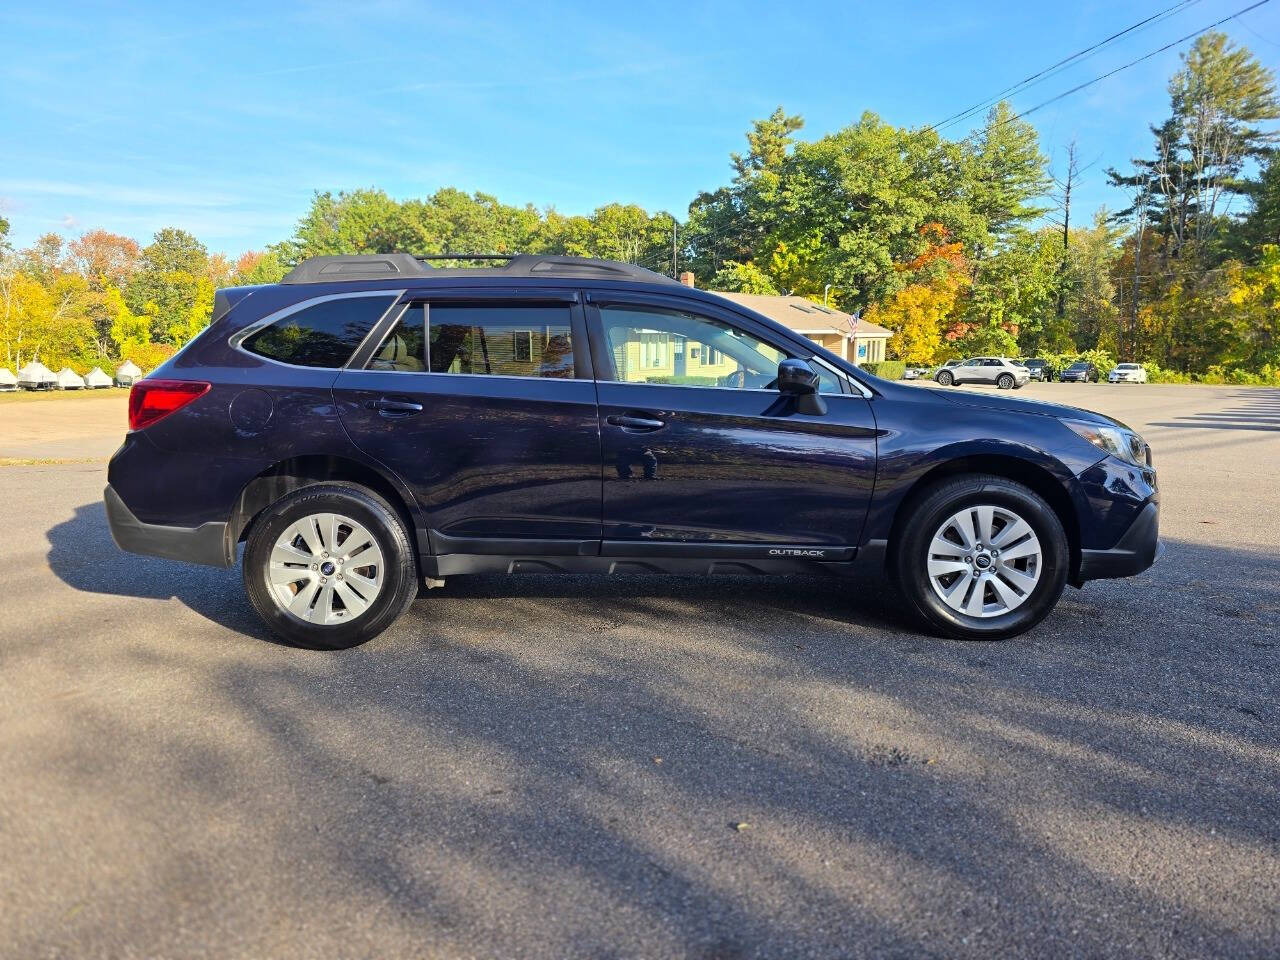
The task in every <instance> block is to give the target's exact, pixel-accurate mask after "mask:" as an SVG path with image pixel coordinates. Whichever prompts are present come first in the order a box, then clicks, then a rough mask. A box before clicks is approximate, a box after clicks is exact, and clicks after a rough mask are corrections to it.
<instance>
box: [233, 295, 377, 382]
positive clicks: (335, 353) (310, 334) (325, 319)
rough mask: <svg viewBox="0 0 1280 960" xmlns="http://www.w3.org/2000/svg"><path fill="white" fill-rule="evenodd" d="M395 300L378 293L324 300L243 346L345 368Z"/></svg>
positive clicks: (284, 359)
mask: <svg viewBox="0 0 1280 960" xmlns="http://www.w3.org/2000/svg"><path fill="white" fill-rule="evenodd" d="M393 299H394V297H391V296H387V295H385V294H379V295H371V296H360V297H333V298H330V299H326V300H321V301H318V302H316V303H313V304H311V305H310V306H304V307H302V308H301V309H300V310H296V311H294V312H293V313H290V314H287V315H286V316H283V317H281V318H280V319H279V320H277V321H275V323H272V324H271V325H270V326H267V327H264V328H263V329H261V330H259V331H257V332H256V333H254V334H252V335H251V336H249V337H247V338H246V339H245V340H244V342H243V343H242V344H241V346H242V347H243V348H244V349H245V350H248V351H250V352H251V353H256V354H258V355H259V356H263V357H269V358H270V359H272V360H278V361H280V362H281V363H289V364H293V365H294V366H298V367H334V368H337V367H342V366H345V365H346V362H347V361H348V360H349V359H351V355H352V354H353V353H355V350H356V347H358V346H360V344H361V342H362V341H363V340H364V338H365V337H367V336H368V335H369V331H370V330H372V329H373V325H374V324H375V323H377V322H378V320H379V318H381V316H382V315H383V314H384V313H386V311H387V308H388V307H389V306H390V305H391V301H392V300H393Z"/></svg>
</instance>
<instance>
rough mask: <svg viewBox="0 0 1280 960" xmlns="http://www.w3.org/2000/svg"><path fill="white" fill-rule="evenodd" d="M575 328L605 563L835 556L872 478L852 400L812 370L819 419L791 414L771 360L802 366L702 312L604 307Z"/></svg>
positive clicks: (867, 437) (869, 447)
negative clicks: (590, 422)
mask: <svg viewBox="0 0 1280 960" xmlns="http://www.w3.org/2000/svg"><path fill="white" fill-rule="evenodd" d="M587 315H588V323H589V327H590V331H591V336H592V351H593V358H594V360H593V362H594V365H595V368H596V370H597V373H598V383H597V391H598V395H599V402H600V418H601V447H602V450H603V455H604V488H603V489H604V495H603V502H604V516H603V536H604V546H603V549H604V550H605V551H606V552H612V553H616V554H627V553H655V552H662V553H670V554H680V553H712V554H714V553H718V552H724V551H730V550H745V551H746V552H745V553H739V554H738V555H740V556H744V555H755V554H751V551H752V550H756V552H757V553H758V554H759V555H760V556H769V555H771V554H770V553H769V550H770V549H771V548H772V549H775V550H776V549H779V548H781V547H782V546H783V545H795V546H817V547H820V548H825V549H827V550H828V553H827V554H825V555H824V558H825V559H844V558H845V557H847V556H848V555H849V553H850V551H849V549H848V548H849V547H850V546H851V545H853V544H856V543H857V541H858V538H859V536H860V533H861V529H862V523H863V520H864V519H865V515H866V509H867V504H868V501H869V498H870V494H871V485H872V480H873V477H874V473H875V450H876V440H875V423H874V418H873V416H872V413H871V409H870V405H869V404H868V402H867V400H866V399H865V398H863V397H862V396H861V395H855V394H853V393H845V392H843V387H842V384H841V382H840V379H839V378H838V377H836V376H834V375H832V374H831V373H830V372H829V371H824V378H825V379H824V386H825V391H824V393H823V400H824V401H825V406H826V413H825V414H822V415H817V414H806V413H802V412H799V411H798V410H797V404H796V401H795V399H794V398H792V397H788V396H784V395H782V394H780V393H779V392H778V390H777V389H776V386H775V384H774V380H775V379H776V375H777V367H778V363H779V361H780V360H782V359H785V358H787V357H792V356H800V357H802V358H803V359H808V357H804V356H803V352H802V350H801V349H798V348H797V347H796V345H794V344H785V343H781V342H777V341H774V340H771V339H769V337H768V335H767V334H766V333H765V332H764V331H762V330H761V329H758V328H755V327H754V325H752V324H750V323H749V322H747V321H746V320H745V318H737V319H735V318H734V316H733V315H732V314H730V313H727V312H720V311H717V310H715V309H714V308H711V307H707V308H702V307H701V305H699V306H698V307H697V308H691V307H690V306H689V305H688V304H687V303H681V301H680V300H679V299H678V298H672V299H665V298H641V299H624V298H614V299H610V300H609V301H608V302H604V303H598V304H595V305H590V306H589V307H588V311H587ZM811 355H812V354H810V356H811ZM735 545H736V546H735Z"/></svg>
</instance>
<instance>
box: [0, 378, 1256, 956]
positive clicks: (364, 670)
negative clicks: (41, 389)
mask: <svg viewBox="0 0 1280 960" xmlns="http://www.w3.org/2000/svg"><path fill="white" fill-rule="evenodd" d="M964 389H969V388H964ZM1019 395H1021V396H1033V397H1041V398H1046V399H1052V400H1063V401H1067V402H1076V403H1079V404H1080V405H1083V406H1087V407H1092V408H1093V409H1097V410H1101V411H1103V412H1106V413H1110V414H1112V415H1114V416H1117V417H1118V418H1119V419H1121V420H1124V421H1126V422H1127V423H1129V424H1130V425H1132V426H1134V427H1135V428H1137V429H1139V430H1141V431H1142V432H1143V433H1144V434H1145V435H1146V436H1147V438H1148V439H1149V440H1150V441H1151V443H1152V444H1153V446H1154V448H1155V457H1156V466H1157V468H1158V470H1159V474H1160V481H1161V486H1162V503H1163V517H1162V534H1163V537H1164V540H1165V544H1166V551H1165V554H1164V556H1163V557H1162V558H1161V560H1160V561H1159V562H1158V563H1157V565H1156V566H1155V567H1154V568H1152V569H1151V570H1150V571H1148V572H1146V573H1144V574H1142V575H1141V576H1139V577H1136V578H1134V579H1132V580H1128V581H1114V582H1100V583H1093V584H1089V585H1087V586H1086V587H1085V588H1084V589H1083V590H1080V591H1077V590H1073V589H1070V588H1068V590H1067V593H1066V595H1065V596H1064V598H1063V601H1062V603H1061V604H1060V606H1059V608H1058V610H1057V611H1056V612H1055V613H1054V614H1053V615H1051V616H1050V618H1049V619H1048V620H1047V621H1046V622H1045V623H1044V624H1042V625H1041V626H1040V627H1038V628H1037V629H1036V630H1034V631H1033V632H1031V633H1030V634H1028V635H1026V636H1024V637H1021V638H1018V639H1015V640H1011V641H1007V642H1004V643H999V644H988V643H978V644H974V643H958V642H952V641H946V640H940V639H937V638H933V637H929V636H925V635H922V634H920V633H919V632H917V630H916V629H915V627H914V625H913V624H911V623H909V622H907V621H904V620H903V619H902V618H901V616H900V615H899V613H898V606H899V605H898V602H897V601H896V600H895V598H894V596H893V594H892V592H891V591H889V590H888V589H887V588H886V587H885V586H884V585H883V584H882V583H880V582H878V581H875V580H865V581H855V582H853V583H848V582H844V581H836V580H818V579H806V578H793V579H780V580H767V581H765V580H753V579H747V578H742V579H737V578H730V579H716V580H698V579H682V578H671V577H643V578H635V579H627V580H610V579H606V578H591V577H568V578H556V577H543V576H529V577H512V578H504V577H479V578H471V579H467V578H457V579H454V580H451V581H450V582H449V583H448V585H447V586H446V587H444V588H443V589H440V590H432V591H430V592H429V594H427V595H426V596H424V597H423V598H422V599H421V600H419V601H418V602H417V603H416V604H415V605H414V606H413V608H412V610H411V612H410V613H409V615H408V616H406V617H405V618H404V619H403V620H402V621H401V622H400V623H398V624H397V625H396V626H395V627H394V628H393V629H392V630H391V631H389V632H388V633H387V634H385V635H384V636H382V637H380V638H378V639H376V640H374V641H373V642H371V643H369V644H367V645H365V646H364V647H360V648H357V649H354V650H350V651H345V652H340V653H316V652H307V651H301V650H295V649H292V648H289V647H285V646H281V645H279V644H277V643H275V642H273V641H272V640H271V639H270V638H269V637H268V635H267V634H266V633H265V631H264V630H263V629H262V627H261V626H260V625H259V624H258V622H257V620H256V618H255V617H254V615H253V613H252V611H251V609H250V608H249V605H248V602H247V601H246V600H245V598H244V595H243V592H242V589H241V585H240V574H239V570H238V569H236V570H216V569H210V568H203V567H195V566H188V565H184V564H177V563H170V562H166V561H162V560H158V559H148V558H143V557H134V556H130V555H126V554H124V553H121V552H120V551H118V550H117V549H116V548H115V546H114V545H113V544H112V542H111V539H110V535H109V533H108V531H107V527H106V520H105V516H104V513H103V508H102V503H101V491H102V486H103V483H104V479H105V462H104V460H103V459H102V458H104V457H105V456H107V455H108V454H109V453H110V451H111V450H112V449H113V448H114V447H115V446H116V444H117V443H118V440H119V437H120V435H121V433H122V430H123V419H124V414H123V403H122V401H121V400H120V399H119V398H114V399H104V400H97V399H94V400H88V399H83V400H73V399H70V398H68V399H67V400H65V401H57V402H54V401H50V402H47V403H39V404H23V403H6V404H3V405H0V503H3V505H4V514H3V516H4V523H3V527H2V529H3V538H4V550H3V554H2V556H3V564H4V567H3V569H4V573H3V581H2V582H3V586H4V592H3V596H4V599H3V605H2V607H0V609H3V611H4V617H3V631H2V632H0V957H15V958H28V957H30V958H40V957H112V958H133V957H138V958H156V957H211V958H212V957H219V958H222V957H326V958H327V957H378V958H387V957H401V956H413V957H417V956H423V957H537V958H540V957H548V958H550V957H556V958H559V957H600V958H615V957H616V958H622V957H697V958H706V960H712V958H718V960H733V958H746V957H771V958H772V957H793V956H794V957H808V956H812V957H844V956H851V957H862V956H867V957H903V958H908V957H909V958H917V957H953V956H960V957H975V958H979V957H980V958H986V957H993V956H999V957H1023V956H1026V957H1113V956H1114V957H1134V956H1153V957H1232V958H1244V957H1275V956H1277V955H1280V735H1278V732H1277V731H1278V730H1280V681H1278V680H1277V665H1278V663H1280V494H1278V492H1277V490H1278V488H1277V482H1276V476H1277V474H1278V473H1280V391H1272V390H1258V389H1247V388H1208V387H1178V386H1155V385H1153V386H1149V387H1142V386H1117V387H1109V386H1106V385H1062V384H1048V385H1040V384H1033V385H1031V386H1029V387H1028V388H1026V389H1025V390H1023V391H1021V392H1020V394H1019ZM63 403H65V404H66V406H63V405H62V404H63ZM41 417H51V418H53V419H52V420H51V421H48V422H49V424H50V426H49V427H48V429H47V430H46V429H45V428H44V427H42V426H41V424H42V421H41V420H40V419H39V418H41ZM46 436H47V438H48V439H47V442H46V440H45V439H44V438H45V437H46Z"/></svg>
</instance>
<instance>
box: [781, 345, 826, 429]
mask: <svg viewBox="0 0 1280 960" xmlns="http://www.w3.org/2000/svg"><path fill="white" fill-rule="evenodd" d="M777 382H778V392H779V393H782V394H786V395H787V396H790V397H792V398H794V400H795V407H796V412H797V413H807V414H809V415H810V416H816V417H820V416H822V415H823V414H825V413H826V412H827V403H826V401H825V400H823V399H822V397H820V396H819V395H818V384H819V383H820V380H819V378H818V374H817V372H816V371H814V369H813V367H811V366H809V364H807V363H805V362H804V361H803V360H797V359H795V358H794V357H788V358H787V359H786V360H783V361H782V362H781V363H779V364H778V381H777Z"/></svg>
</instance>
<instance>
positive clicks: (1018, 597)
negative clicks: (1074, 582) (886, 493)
mask: <svg viewBox="0 0 1280 960" xmlns="http://www.w3.org/2000/svg"><path fill="white" fill-rule="evenodd" d="M894 557H895V561H894V573H895V575H896V579H897V582H898V584H899V586H900V587H901V588H902V590H903V592H904V593H905V594H906V597H907V600H908V602H909V604H910V606H911V608H912V612H914V613H915V614H916V616H917V617H918V618H919V619H921V620H922V621H924V622H925V623H926V624H927V625H928V626H929V627H931V628H932V629H934V630H936V631H938V632H940V633H942V634H945V635H946V636H950V637H954V638H956V639H959V640H1003V639H1005V638H1007V637H1012V636H1016V635H1017V634H1020V633H1023V632H1025V631H1027V630H1030V629H1031V628H1032V627H1034V626H1035V625H1036V624H1038V623H1039V622H1040V621H1041V620H1043V619H1044V618H1045V617H1046V616H1047V615H1048V614H1049V612H1050V611H1051V610H1052V609H1053V607H1054V606H1055V605H1056V604H1057V602H1058V598H1059V597H1061V596H1062V589H1063V587H1064V585H1065V584H1066V579H1067V569H1068V566H1069V563H1070V552H1069V549H1068V545H1067V536H1066V532H1065V531H1064V530H1063V527H1062V522H1061V521H1060V520H1059V519H1058V516H1057V514H1055V513H1054V512H1053V509H1052V508H1051V507H1050V506H1049V505H1048V504H1047V503H1046V502H1045V501H1044V500H1043V499H1042V498H1041V497H1040V496H1039V495H1037V494H1036V493H1035V492H1034V491H1032V490H1031V489H1030V488H1028V487H1026V486H1023V485H1022V484H1020V483H1015V482H1014V481H1012V480H1008V479H1005V478H1003V477H997V476H988V475H978V474H973V475H967V476H962V477H957V478H955V479H952V480H947V481H945V482H943V483H941V484H939V485H938V486H936V487H934V488H933V489H932V490H930V491H929V492H927V493H926V494H925V496H924V498H923V499H922V500H920V501H919V502H918V503H916V504H915V505H914V506H913V507H912V508H911V514H910V519H909V520H908V521H907V524H906V526H905V528H904V529H903V531H902V536H901V539H900V540H899V542H898V544H897V545H896V550H895V554H894Z"/></svg>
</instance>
